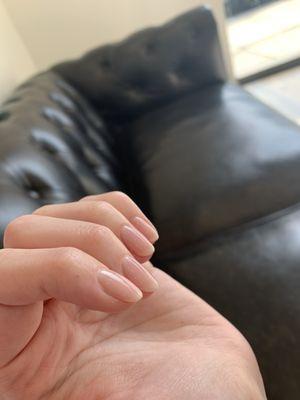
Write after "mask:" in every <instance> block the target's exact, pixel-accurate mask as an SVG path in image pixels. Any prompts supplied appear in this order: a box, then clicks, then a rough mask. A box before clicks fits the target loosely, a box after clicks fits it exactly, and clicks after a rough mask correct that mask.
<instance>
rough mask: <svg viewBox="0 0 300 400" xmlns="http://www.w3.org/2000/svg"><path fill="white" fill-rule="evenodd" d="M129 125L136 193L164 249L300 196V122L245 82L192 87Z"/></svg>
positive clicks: (262, 213) (186, 244) (178, 246)
mask: <svg viewBox="0 0 300 400" xmlns="http://www.w3.org/2000/svg"><path fill="white" fill-rule="evenodd" d="M129 130H130V135H131V142H132V154H134V156H135V165H136V168H135V169H136V170H138V171H139V175H137V176H136V177H135V179H136V183H135V187H136V188H137V190H136V196H137V197H140V202H141V203H143V204H148V208H149V212H150V214H151V215H152V218H153V219H154V222H155V224H156V225H157V226H158V229H159V231H160V233H161V241H160V243H159V246H160V247H159V249H160V254H162V253H163V254H164V255H166V254H167V253H170V254H172V256H173V257H176V256H177V255H178V254H179V253H180V252H181V251H182V250H184V249H186V248H187V247H191V246H193V245H194V244H195V243H197V242H198V241H199V240H202V239H203V238H205V237H207V236H211V235H214V234H216V233H217V232H220V231H224V230H227V229H232V228H234V227H236V226H238V225H240V224H243V223H247V222H248V221H251V220H253V219H258V218H263V217H269V215H271V214H273V213H275V212H276V211H278V210H281V209H284V208H286V207H289V206H291V205H293V204H296V203H298V202H299V200H300V184H299V170H300V134H299V128H298V127H297V126H295V125H294V124H293V123H291V122H290V121H288V120H287V119H285V118H284V117H282V116H280V115H279V114H277V113H276V112H274V111H273V110H271V109H270V108H268V107H267V106H265V105H263V104H262V103H260V102H259V101H257V100H256V99H254V98H253V97H252V96H251V95H250V94H248V93H247V92H245V91H244V90H243V89H242V88H240V87H238V86H235V85H231V84H225V85H215V86H212V87H210V88H207V89H206V90H202V91H200V92H198V93H194V94H192V95H187V96H185V97H184V98H182V99H180V100H178V101H176V102H173V103H172V104H170V105H168V106H165V107H162V108H161V109H159V110H158V111H154V112H151V113H148V114H147V115H145V116H144V117H142V118H140V119H139V120H137V121H136V122H135V123H133V124H132V125H131V127H130V128H129ZM141 193H143V195H141Z"/></svg>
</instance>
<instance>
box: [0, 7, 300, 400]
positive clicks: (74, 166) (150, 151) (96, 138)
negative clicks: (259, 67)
mask: <svg viewBox="0 0 300 400" xmlns="http://www.w3.org/2000/svg"><path fill="white" fill-rule="evenodd" d="M224 81H225V69H224V65H223V62H222V56H221V52H220V46H219V42H218V35H217V30H216V25H215V22H214V20H213V17H212V15H211V13H210V11H209V10H208V9H207V8H199V9H196V10H194V11H192V12H190V13H187V14H185V15H183V16H181V17H178V18H177V19H175V20H173V21H171V22H169V23H167V24H166V25H164V26H161V27H156V28H150V29H147V30H144V31H142V32H139V33H137V34H135V35H133V36H131V37H129V38H128V39H126V40H124V41H122V42H120V43H116V44H113V45H107V46H103V47H101V48H98V49H95V50H93V51H92V52H90V53H88V54H87V55H85V56H84V57H82V58H81V59H79V60H75V61H70V62H66V63H63V64H60V65H58V66H56V67H54V68H53V69H52V70H51V71H48V72H45V73H43V74H40V75H39V76H37V77H34V78H33V79H32V80H29V81H28V82H27V83H25V84H24V85H22V86H21V87H20V88H18V89H17V90H16V91H15V92H14V93H13V94H12V96H11V97H10V98H9V99H8V101H7V102H6V103H5V104H4V105H3V106H2V107H1V109H0V110H1V111H0V236H1V235H2V233H3V230H4V229H5V226H6V224H7V223H8V222H9V221H10V220H12V219H13V218H15V217H16V216H18V215H21V214H26V213H30V212H32V211H33V210H34V209H35V208H37V207H39V206H40V205H43V204H46V203H57V202H66V201H73V200H77V199H78V198H80V197H82V196H84V195H85V194H92V193H101V192H104V191H109V190H115V189H118V190H123V191H126V192H127V193H128V194H130V195H131V196H133V198H134V199H135V200H136V201H137V202H138V203H139V204H140V205H141V206H142V208H143V209H144V210H145V211H146V212H148V214H149V215H150V216H151V217H152V219H153V220H154V222H155V223H156V225H157V226H158V229H159V231H160V241H159V243H158V251H157V255H156V262H157V265H158V266H160V267H162V268H164V269H166V270H167V271H168V272H170V273H171V274H173V275H174V276H175V277H176V278H177V279H179V280H180V281H181V282H183V283H184V284H186V285H187V286H188V287H189V288H191V289H192V290H193V291H195V292H196V293H197V294H199V295H200V296H201V297H202V298H204V299H205V300H207V301H208V302H209V303H211V304H212V305H213V306H215V307H216V308H217V309H218V310H220V311H221V312H223V313H224V315H225V316H226V317H227V318H229V320H231V321H232V322H233V323H234V324H236V326H237V327H238V328H239V329H241V330H242V332H243V333H244V335H245V336H246V338H247V339H248V340H249V341H250V342H251V344H252V345H253V347H254V351H255V353H256V354H257V356H258V361H259V363H260V365H261V367H262V373H263V376H264V378H265V383H266V387H267V391H268V396H269V397H268V398H269V399H270V400H282V399H288V400H298V399H299V398H300V354H299V348H300V344H299V340H300V339H299V338H300V316H299V315H300V313H299V311H300V310H299V304H300V300H299V293H300V276H299V271H300V253H299V248H300V243H299V241H300V239H299V238H300V214H299V213H300V212H299V210H298V205H299V204H300V184H299V179H298V176H299V171H300V130H299V128H298V127H297V126H295V125H294V124H292V123H291V122H289V121H288V120H286V119H285V118H283V117H281V116H280V115H278V114H277V113H276V112H274V111H272V110H270V109H269V108H268V107H266V106H264V105H263V104H261V103H260V102H258V101H257V100H255V99H254V98H253V97H251V96H250V95H248V94H247V93H246V92H245V91H244V90H243V89H242V88H240V87H238V86H235V85H231V84H228V83H225V82H224Z"/></svg>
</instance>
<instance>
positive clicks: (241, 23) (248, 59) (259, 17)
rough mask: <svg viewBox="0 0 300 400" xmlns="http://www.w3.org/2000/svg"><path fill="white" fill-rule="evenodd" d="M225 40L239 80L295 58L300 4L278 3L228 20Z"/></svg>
mask: <svg viewBox="0 0 300 400" xmlns="http://www.w3.org/2000/svg"><path fill="white" fill-rule="evenodd" d="M228 36H229V43H230V47H231V53H232V58H233V65H234V71H235V76H236V78H238V79H240V78H243V77H245V76H249V75H251V74H253V73H255V72H258V71H259V70H264V69H267V68H270V67H272V66H274V65H276V64H281V63H282V62H285V61H289V60H291V59H294V58H298V57H300V0H281V1H278V2H275V3H272V4H269V5H266V6H263V7H259V8H257V9H254V10H252V11H249V12H246V13H244V14H241V15H239V16H237V17H234V18H231V19H229V21H228ZM298 78H299V77H298Z"/></svg>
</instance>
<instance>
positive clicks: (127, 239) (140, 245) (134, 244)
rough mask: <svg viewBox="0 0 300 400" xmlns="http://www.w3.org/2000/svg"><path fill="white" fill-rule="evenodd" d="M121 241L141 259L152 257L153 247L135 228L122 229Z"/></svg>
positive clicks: (124, 227) (125, 227)
mask: <svg viewBox="0 0 300 400" xmlns="http://www.w3.org/2000/svg"><path fill="white" fill-rule="evenodd" d="M121 239H122V240H123V242H124V243H125V245H126V246H127V247H128V249H129V250H130V251H132V252H133V253H134V254H136V255H138V256H141V257H151V256H152V254H153V253H154V247H153V245H152V244H151V243H150V242H149V240H147V239H146V238H145V236H144V235H142V234H141V233H140V232H139V231H138V230H136V229H135V228H133V227H131V226H129V225H124V226H122V228H121Z"/></svg>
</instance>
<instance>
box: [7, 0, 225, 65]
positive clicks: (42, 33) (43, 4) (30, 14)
mask: <svg viewBox="0 0 300 400" xmlns="http://www.w3.org/2000/svg"><path fill="white" fill-rule="evenodd" d="M0 1H1V0H0ZM3 2H4V4H5V5H6V7H7V10H8V12H9V14H10V16H11V18H12V20H13V21H14V24H15V26H16V28H17V30H18V32H19V34H20V36H21V37H22V39H23V41H24V43H25V45H26V47H27V49H28V51H29V52H30V54H31V57H32V59H33V60H34V63H35V64H36V65H37V67H38V69H45V68H47V67H49V66H50V65H52V64H54V63H57V62H59V61H61V60H66V59H70V58H74V57H77V56H79V55H81V54H82V53H83V52H85V51H87V50H89V49H91V48H93V47H96V46H99V45H100V44H102V43H108V42H111V41H116V40H119V39H121V38H124V37H125V36H126V35H128V34H129V33H131V32H133V31H136V30H138V29H141V28H144V27H146V26H150V25H156V24H160V23H162V22H164V21H166V20H168V19H169V18H172V17H174V16H175V15H178V14H180V13H182V12H184V11H186V10H188V9H191V8H193V7H196V6H199V5H200V4H203V3H206V4H207V3H208V4H210V5H211V6H212V8H213V9H214V11H215V14H216V16H217V19H218V23H219V30H220V33H221V38H222V42H223V50H224V54H225V58H226V61H227V63H228V65H229V51H228V46H227V41H226V33H225V22H224V15H223V0H22V1H21V0H3Z"/></svg>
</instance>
